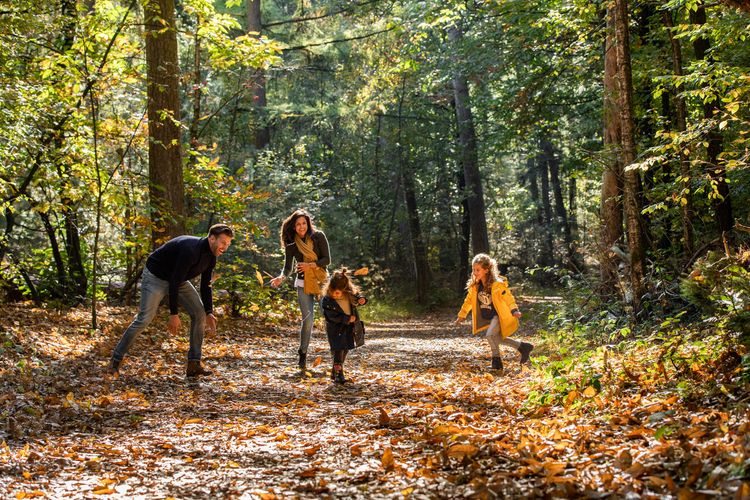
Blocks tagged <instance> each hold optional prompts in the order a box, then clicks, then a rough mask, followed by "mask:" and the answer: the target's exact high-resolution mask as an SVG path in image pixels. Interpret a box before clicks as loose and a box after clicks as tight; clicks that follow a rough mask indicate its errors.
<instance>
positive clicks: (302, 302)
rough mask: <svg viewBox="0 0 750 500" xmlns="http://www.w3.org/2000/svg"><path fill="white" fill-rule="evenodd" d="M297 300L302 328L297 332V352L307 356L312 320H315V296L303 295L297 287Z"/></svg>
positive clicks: (303, 291)
mask: <svg viewBox="0 0 750 500" xmlns="http://www.w3.org/2000/svg"><path fill="white" fill-rule="evenodd" d="M297 299H298V300H299V309H300V311H301V312H302V328H301V329H300V332H299V350H300V352H301V353H303V354H307V346H309V345H310V337H311V336H312V329H313V320H314V319H315V316H314V312H313V306H314V305H315V295H309V294H306V293H305V289H304V288H303V287H301V286H298V287H297Z"/></svg>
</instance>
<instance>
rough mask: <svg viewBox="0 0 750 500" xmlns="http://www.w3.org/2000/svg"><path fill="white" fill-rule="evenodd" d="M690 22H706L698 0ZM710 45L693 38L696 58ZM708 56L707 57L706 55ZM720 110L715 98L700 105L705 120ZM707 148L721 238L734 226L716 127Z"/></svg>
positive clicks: (708, 134) (703, 9)
mask: <svg viewBox="0 0 750 500" xmlns="http://www.w3.org/2000/svg"><path fill="white" fill-rule="evenodd" d="M690 22H691V23H693V24H696V25H699V26H703V25H704V24H706V9H705V7H704V6H703V3H702V2H699V3H698V6H697V8H696V9H695V10H691V11H690ZM710 48H711V44H710V42H709V41H708V38H706V37H702V36H701V37H698V38H696V39H695V40H694V41H693V50H694V51H695V58H696V59H698V60H699V61H703V60H705V59H707V58H708V51H709V49H710ZM709 59H710V58H709ZM718 112H719V103H718V100H717V99H714V100H713V101H710V102H704V104H703V118H704V119H705V120H707V121H710V120H714V119H715V118H716V115H717V113H718ZM706 138H707V140H708V147H707V148H706V155H707V158H706V160H707V164H708V175H709V177H710V178H711V182H712V184H713V185H714V189H715V192H716V194H717V195H718V196H717V197H715V198H713V208H714V218H715V219H716V225H717V227H718V229H719V231H720V232H721V234H722V236H723V237H731V232H732V227H733V226H734V216H733V215H732V202H731V200H730V198H729V186H728V185H727V179H726V175H727V172H726V169H725V168H724V165H723V164H720V160H719V154H721V151H722V149H723V141H724V138H723V137H722V135H721V134H720V133H719V131H718V127H717V126H711V127H710V128H709V131H708V133H707V134H706Z"/></svg>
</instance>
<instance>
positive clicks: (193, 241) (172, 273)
mask: <svg viewBox="0 0 750 500" xmlns="http://www.w3.org/2000/svg"><path fill="white" fill-rule="evenodd" d="M214 266H216V256H215V255H214V254H213V252H211V247H210V246H209V245H208V238H198V237H196V236H178V237H177V238H174V239H171V240H169V241H168V242H166V243H165V244H163V245H162V246H160V247H159V248H157V249H156V250H154V251H153V252H152V253H151V255H149V257H148V260H147V261H146V267H147V268H148V270H149V271H151V273H152V274H153V275H154V276H156V277H157V278H159V279H162V280H164V281H168V282H169V314H177V303H178V300H177V299H178V296H179V293H178V290H179V288H180V285H181V284H182V283H184V282H185V281H188V280H191V279H193V278H195V277H196V276H198V275H199V274H200V275H201V300H202V301H203V308H204V309H205V311H206V314H211V313H212V312H213V308H214V306H213V296H212V293H211V274H212V273H213V270H214Z"/></svg>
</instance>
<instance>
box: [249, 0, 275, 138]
mask: <svg viewBox="0 0 750 500" xmlns="http://www.w3.org/2000/svg"><path fill="white" fill-rule="evenodd" d="M262 29H263V23H262V18H261V10H260V0H247V31H248V34H250V35H251V36H254V37H260V35H261V30H262ZM251 84H252V91H253V107H254V108H255V110H256V113H255V147H256V148H257V149H263V148H265V147H266V146H267V145H268V143H269V142H270V140H271V130H270V128H269V126H268V123H267V117H266V105H267V102H266V75H265V74H264V72H263V69H262V68H258V69H257V70H256V71H255V74H254V77H253V79H252V82H251Z"/></svg>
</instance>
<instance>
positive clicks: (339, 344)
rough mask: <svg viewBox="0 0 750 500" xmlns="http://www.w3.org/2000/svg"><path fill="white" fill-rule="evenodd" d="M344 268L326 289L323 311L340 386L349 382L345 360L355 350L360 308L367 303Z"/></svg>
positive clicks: (332, 275) (337, 381) (332, 375)
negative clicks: (345, 375)
mask: <svg viewBox="0 0 750 500" xmlns="http://www.w3.org/2000/svg"><path fill="white" fill-rule="evenodd" d="M348 272H349V270H348V269H347V268H345V267H342V268H341V269H337V270H336V271H334V272H333V274H331V278H330V279H329V280H328V283H326V285H325V287H324V288H323V299H322V300H321V301H320V308H321V309H322V310H323V315H324V316H325V319H326V334H327V335H328V345H329V346H330V347H331V356H332V357H333V368H332V369H331V380H333V381H334V382H336V383H337V384H343V383H344V382H346V378H345V377H344V360H345V359H346V354H347V353H348V352H349V350H350V349H354V324H355V323H356V322H357V321H359V313H358V312H357V306H358V305H359V306H361V305H364V304H366V303H367V299H365V298H364V297H363V296H361V295H359V290H358V289H357V287H356V286H355V285H354V284H353V283H352V282H351V280H350V279H349V276H348V275H347V273H348Z"/></svg>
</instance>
